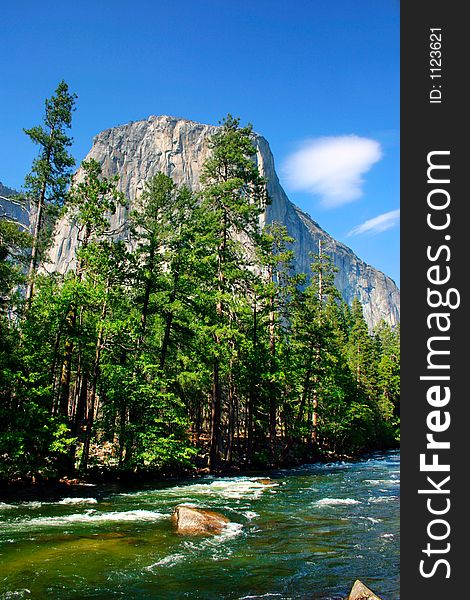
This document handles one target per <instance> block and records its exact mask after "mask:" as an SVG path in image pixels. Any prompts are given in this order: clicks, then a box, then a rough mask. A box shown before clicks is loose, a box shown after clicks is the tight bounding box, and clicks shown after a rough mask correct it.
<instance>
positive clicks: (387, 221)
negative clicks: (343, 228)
mask: <svg viewBox="0 0 470 600" xmlns="http://www.w3.org/2000/svg"><path fill="white" fill-rule="evenodd" d="M399 220H400V209H399V208H398V209H397V210H391V211H389V212H386V213H383V214H382V215H379V216H378V217H374V218H373V219H368V220H367V221H364V223H362V224H361V225H357V226H356V227H353V229H351V231H350V232H349V233H348V234H347V235H348V236H350V235H361V234H363V233H370V234H372V233H381V232H382V231H387V229H391V228H392V227H395V225H397V224H398V222H399Z"/></svg>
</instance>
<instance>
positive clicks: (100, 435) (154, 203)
mask: <svg viewBox="0 0 470 600" xmlns="http://www.w3.org/2000/svg"><path fill="white" fill-rule="evenodd" d="M75 99H76V97H75V95H73V94H71V93H70V92H69V89H68V86H67V84H66V83H65V82H61V83H60V84H59V86H58V87H57V90H56V91H55V94H54V95H53V96H52V97H51V98H50V99H49V100H46V106H45V115H44V122H43V125H41V126H38V127H33V128H32V129H29V130H26V134H27V135H28V136H29V137H30V138H31V140H32V141H33V142H34V143H36V144H37V145H38V146H39V154H38V157H37V159H36V160H35V161H34V162H33V165H32V169H31V172H30V174H29V175H27V176H26V179H25V188H24V193H23V194H22V199H20V198H18V199H17V201H18V202H24V203H25V204H26V205H27V206H28V207H29V211H30V214H31V223H32V226H31V227H30V229H29V230H28V231H24V230H23V229H22V228H21V227H20V226H19V224H18V223H15V222H12V221H11V220H9V219H8V218H5V217H2V218H1V219H0V287H1V298H0V344H1V350H0V402H1V404H0V457H1V462H0V477H1V478H3V479H4V480H7V481H12V480H18V479H21V480H24V479H32V478H34V479H36V480H37V479H40V478H57V477H64V476H69V477H70V476H75V475H77V474H80V475H85V474H88V475H90V474H91V475H92V474H95V475H96V474H99V475H103V474H105V473H109V474H113V475H118V474H119V475H124V474H126V473H127V474H129V473H142V474H165V473H178V472H183V471H188V470H191V469H194V468H209V469H210V470H211V471H212V472H215V471H219V470H222V469H226V468H228V467H231V466H238V467H246V468H254V467H257V466H267V465H273V466H274V465H280V464H289V463H295V462H300V461H308V460H315V459H318V458H321V457H322V456H332V455H335V456H341V455H349V456H351V455H354V454H357V453H359V452H362V451H365V450H371V449H377V448H385V447H390V446H393V445H394V444H396V443H397V437H398V425H399V408H398V400H399V331H398V328H391V327H390V326H389V325H387V324H386V323H385V322H382V323H381V324H379V326H377V327H376V329H375V330H374V332H372V333H370V332H369V331H368V328H367V325H366V322H365V320H364V318H363V314H362V307H361V304H360V303H359V301H358V300H355V301H354V302H353V304H352V306H351V307H349V306H347V305H346V304H345V303H344V302H343V301H342V300H341V298H340V296H339V293H338V292H337V290H336V289H335V287H334V275H335V273H334V268H333V266H332V263H331V260H330V258H329V256H328V255H327V253H326V252H323V250H322V247H321V246H320V247H319V249H318V254H316V255H313V256H312V265H311V273H309V274H308V277H307V276H305V277H301V276H298V275H293V269H292V261H293V252H292V250H291V249H290V247H291V243H292V240H291V239H290V238H289V236H288V235H287V233H286V230H285V228H284V227H283V226H281V225H280V224H277V223H270V224H267V225H266V226H264V227H263V228H261V227H260V225H259V223H260V218H259V217H260V215H261V214H262V212H263V210H264V208H265V206H266V204H267V203H269V198H268V196H267V193H266V186H265V181H264V180H263V178H262V177H261V176H260V174H259V172H258V169H257V166H256V163H255V161H254V160H253V156H254V154H255V149H254V146H253V144H252V142H251V139H250V136H251V131H252V130H251V126H246V127H242V126H240V123H239V120H238V119H236V118H233V117H232V116H230V115H229V116H227V118H226V119H225V120H224V121H223V123H222V126H221V127H220V129H219V130H218V132H217V133H216V134H215V135H213V136H212V138H211V139H210V141H209V144H210V156H209V158H208V159H207V161H206V163H205V165H204V169H203V176H202V178H201V191H200V192H198V193H197V194H196V193H193V192H192V191H191V190H189V189H187V188H184V187H177V186H176V185H175V184H174V182H173V181H172V180H171V179H170V178H169V177H167V176H166V175H164V174H162V173H159V174H157V175H156V176H155V177H153V178H152V179H151V180H149V181H147V182H146V185H145V189H144V191H143V193H142V194H141V196H140V197H139V198H138V199H137V200H136V204H135V205H134V206H135V207H134V210H132V211H131V212H130V214H129V227H128V231H127V232H125V233H126V235H127V238H126V239H123V236H122V232H121V235H120V236H117V235H116V233H117V232H115V231H113V230H112V228H111V226H110V220H109V216H110V215H112V214H113V212H114V211H115V210H116V208H117V206H118V205H119V204H120V205H126V204H127V199H126V198H125V197H124V196H123V194H122V193H121V192H120V191H119V188H118V181H117V179H107V178H105V177H104V176H103V174H102V172H101V166H100V164H99V163H98V162H96V161H94V160H92V159H91V160H88V161H84V162H83V163H82V165H81V169H80V171H79V175H78V176H77V177H74V178H73V179H72V168H73V166H74V161H73V158H72V156H71V154H70V153H69V148H70V146H71V145H72V139H71V138H70V137H69V135H68V130H69V129H70V127H71V122H72V113H73V110H74V105H75ZM64 214H67V215H68V216H69V218H70V219H71V220H72V221H73V222H75V223H76V225H77V227H76V228H75V231H76V235H77V240H76V241H77V251H76V256H75V263H74V264H73V265H71V267H70V268H69V270H68V271H67V272H66V273H63V274H61V273H58V272H54V273H52V274H49V273H47V271H46V270H45V269H44V268H43V265H44V263H45V262H46V260H47V249H48V245H49V243H50V241H51V238H52V235H53V231H54V223H55V222H56V220H57V218H58V217H59V216H63V215H64Z"/></svg>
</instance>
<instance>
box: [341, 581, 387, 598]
mask: <svg viewBox="0 0 470 600" xmlns="http://www.w3.org/2000/svg"><path fill="white" fill-rule="evenodd" d="M347 600H380V598H379V597H378V596H377V595H376V594H374V592H373V591H372V590H370V589H369V588H368V587H367V586H366V585H364V584H363V583H362V581H360V580H359V579H356V581H355V582H354V585H353V586H352V589H351V591H350V592H349V596H348V598H347Z"/></svg>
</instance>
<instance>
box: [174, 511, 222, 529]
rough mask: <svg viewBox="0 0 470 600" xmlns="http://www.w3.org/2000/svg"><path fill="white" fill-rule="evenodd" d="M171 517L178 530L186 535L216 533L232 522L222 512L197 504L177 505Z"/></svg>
mask: <svg viewBox="0 0 470 600" xmlns="http://www.w3.org/2000/svg"><path fill="white" fill-rule="evenodd" d="M171 519H172V521H173V523H174V524H175V526H176V530H177V532H178V533H182V534H186V535H216V534H217V533H220V532H221V531H222V530H223V528H224V527H225V525H227V523H230V520H229V519H227V517H225V516H224V515H221V514H220V513H217V512H214V511H212V510H206V509H202V508H196V507H195V506H177V507H176V508H175V510H174V511H173V514H172V515H171Z"/></svg>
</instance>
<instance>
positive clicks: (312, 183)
mask: <svg viewBox="0 0 470 600" xmlns="http://www.w3.org/2000/svg"><path fill="white" fill-rule="evenodd" d="M381 158H382V149H381V147H380V144H379V143H378V142H377V141H375V140H372V139H369V138H364V137H359V136H357V135H342V136H336V137H321V138H315V139H312V140H307V141H305V142H304V143H303V144H302V146H301V148H300V149H299V150H297V151H296V152H294V153H293V154H291V155H290V156H288V157H287V159H286V160H285V161H284V164H283V172H284V175H285V178H286V181H287V185H288V186H289V188H290V189H291V190H294V191H295V190H299V191H307V192H310V193H312V194H316V195H318V196H320V201H321V204H322V205H323V206H325V207H326V208H335V207H338V206H342V205H343V204H347V203H349V202H354V200H357V199H358V198H360V197H361V196H362V194H363V191H362V186H363V184H364V179H363V175H364V174H365V173H367V172H368V171H369V170H370V168H371V167H372V165H373V164H375V163H376V162H377V161H379V160H380V159H381Z"/></svg>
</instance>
